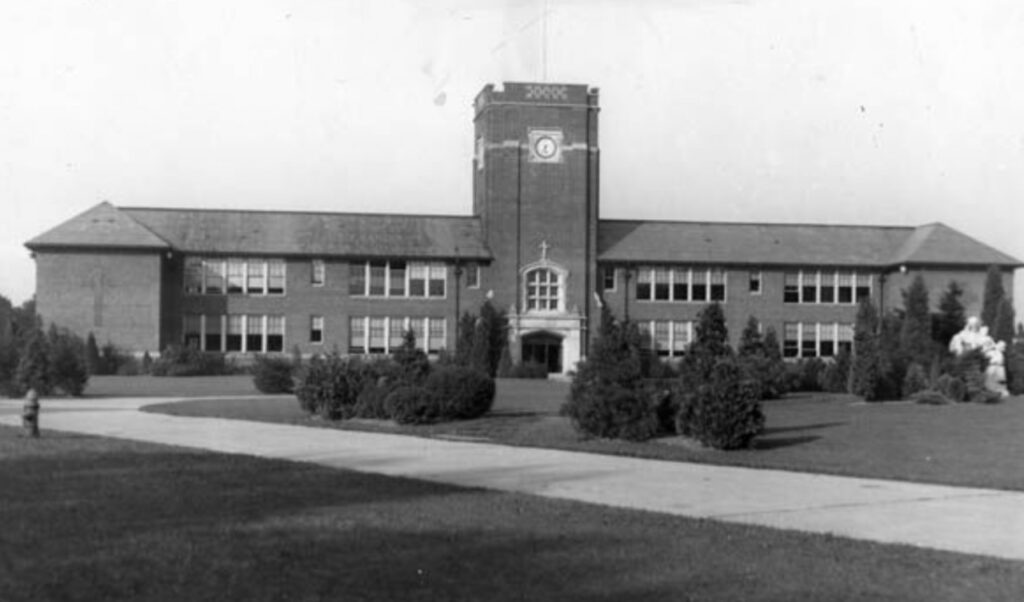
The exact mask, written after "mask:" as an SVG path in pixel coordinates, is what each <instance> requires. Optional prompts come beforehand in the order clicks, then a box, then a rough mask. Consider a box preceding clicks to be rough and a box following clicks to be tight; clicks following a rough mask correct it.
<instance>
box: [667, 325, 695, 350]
mask: <svg viewBox="0 0 1024 602" xmlns="http://www.w3.org/2000/svg"><path fill="white" fill-rule="evenodd" d="M692 325H693V323H692V322H673V323H672V355H682V354H683V353H684V352H685V351H686V348H687V347H689V346H690V339H691V336H690V331H691V329H692Z"/></svg>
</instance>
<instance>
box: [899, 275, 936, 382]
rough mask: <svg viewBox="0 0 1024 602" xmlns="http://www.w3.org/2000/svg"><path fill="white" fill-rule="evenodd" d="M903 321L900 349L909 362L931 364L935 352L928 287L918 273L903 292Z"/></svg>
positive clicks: (923, 364)
mask: <svg viewBox="0 0 1024 602" xmlns="http://www.w3.org/2000/svg"><path fill="white" fill-rule="evenodd" d="M903 308H904V316H903V323H902V324H901V326H900V351H901V352H902V354H903V355H904V357H906V359H907V361H909V362H917V363H918V364H920V365H921V366H922V367H927V366H929V365H930V364H931V359H932V355H933V352H934V343H933V342H932V316H931V313H930V312H929V311H928V287H927V286H926V285H925V283H924V278H923V277H922V276H921V275H920V274H918V275H917V276H915V277H914V280H913V282H911V283H910V288H908V289H907V290H906V291H904V292H903Z"/></svg>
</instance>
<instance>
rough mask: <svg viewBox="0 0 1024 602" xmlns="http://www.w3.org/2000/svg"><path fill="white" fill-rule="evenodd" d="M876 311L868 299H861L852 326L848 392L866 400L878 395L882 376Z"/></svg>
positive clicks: (874, 398)
mask: <svg viewBox="0 0 1024 602" xmlns="http://www.w3.org/2000/svg"><path fill="white" fill-rule="evenodd" d="M878 340H879V336H878V312H877V311H876V310H875V306H874V304H873V303H872V302H871V300H870V299H867V298H865V299H862V300H861V302H860V305H859V307H858V308H857V321H856V323H855V325H854V328H853V363H852V366H851V376H850V392H851V393H853V394H854V395H859V396H860V397H863V398H864V399H865V400H866V401H876V400H877V399H878V397H879V389H880V383H881V380H882V376H881V374H880V370H879V357H878V354H879V349H878Z"/></svg>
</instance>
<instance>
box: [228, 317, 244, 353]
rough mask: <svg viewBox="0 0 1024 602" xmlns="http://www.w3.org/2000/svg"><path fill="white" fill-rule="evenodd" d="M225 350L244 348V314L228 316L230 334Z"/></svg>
mask: <svg viewBox="0 0 1024 602" xmlns="http://www.w3.org/2000/svg"><path fill="white" fill-rule="evenodd" d="M225 343H226V344H225V351H241V350H242V316H228V334H227V337H226V338H225Z"/></svg>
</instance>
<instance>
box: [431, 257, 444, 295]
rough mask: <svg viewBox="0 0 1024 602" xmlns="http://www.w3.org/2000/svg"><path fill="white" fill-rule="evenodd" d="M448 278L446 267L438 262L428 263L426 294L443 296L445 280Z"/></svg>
mask: <svg viewBox="0 0 1024 602" xmlns="http://www.w3.org/2000/svg"><path fill="white" fill-rule="evenodd" d="M447 278H448V268H446V267H445V266H444V265H443V264H440V263H432V264H430V283H429V286H428V287H427V296H429V297H444V295H445V280H447Z"/></svg>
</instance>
